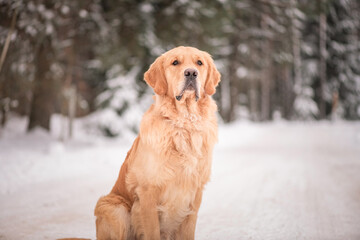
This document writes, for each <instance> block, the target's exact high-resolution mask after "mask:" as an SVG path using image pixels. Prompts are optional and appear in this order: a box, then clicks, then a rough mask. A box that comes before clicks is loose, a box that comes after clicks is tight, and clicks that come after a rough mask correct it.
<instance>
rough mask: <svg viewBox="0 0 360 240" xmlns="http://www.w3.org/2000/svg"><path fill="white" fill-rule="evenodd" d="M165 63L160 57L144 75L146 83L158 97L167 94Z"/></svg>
mask: <svg viewBox="0 0 360 240" xmlns="http://www.w3.org/2000/svg"><path fill="white" fill-rule="evenodd" d="M163 61H164V60H163V57H162V56H160V57H158V58H157V59H156V60H155V62H154V63H153V64H151V65H150V68H149V70H147V71H146V72H145V74H144V79H145V82H146V83H147V84H148V85H149V86H150V87H152V88H153V89H154V91H155V93H156V94H157V95H165V94H166V92H167V82H166V77H165V73H164V66H163Z"/></svg>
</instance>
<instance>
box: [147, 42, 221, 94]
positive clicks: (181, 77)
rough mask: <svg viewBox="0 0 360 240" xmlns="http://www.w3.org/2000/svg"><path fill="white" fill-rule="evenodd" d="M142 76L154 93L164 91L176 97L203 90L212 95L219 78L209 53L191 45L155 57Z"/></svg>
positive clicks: (200, 92)
mask: <svg viewBox="0 0 360 240" xmlns="http://www.w3.org/2000/svg"><path fill="white" fill-rule="evenodd" d="M144 79H145V81H146V82H147V84H149V85H150V86H151V87H152V88H153V89H154V91H155V93H156V94H157V95H168V96H169V97H174V98H176V99H177V100H178V101H181V99H182V98H183V96H184V98H188V97H193V98H195V100H196V101H197V100H198V99H199V98H200V97H202V96H203V95H204V94H207V95H213V94H214V93H215V88H216V86H217V85H218V83H219V81H220V73H219V72H218V71H217V69H216V67H215V64H214V61H213V60H212V58H211V56H210V55H209V54H208V53H207V52H204V51H200V50H198V49H196V48H193V47H177V48H174V49H172V50H170V51H168V52H166V53H164V54H163V55H161V56H160V57H158V58H157V59H156V60H155V62H154V63H153V64H151V66H150V68H149V70H148V71H147V72H146V73H145V75H144Z"/></svg>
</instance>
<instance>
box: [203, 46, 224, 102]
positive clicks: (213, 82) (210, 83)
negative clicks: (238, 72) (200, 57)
mask: <svg viewBox="0 0 360 240" xmlns="http://www.w3.org/2000/svg"><path fill="white" fill-rule="evenodd" d="M204 55H205V59H206V62H207V65H208V70H207V71H208V72H207V77H206V82H205V87H204V89H205V93H206V94H207V95H213V94H214V93H215V92H216V89H215V88H216V86H217V85H218V84H219V82H220V77H221V75H220V73H219V71H218V70H217V69H216V67H215V64H214V61H213V59H212V58H211V56H210V54H208V53H205V54H204Z"/></svg>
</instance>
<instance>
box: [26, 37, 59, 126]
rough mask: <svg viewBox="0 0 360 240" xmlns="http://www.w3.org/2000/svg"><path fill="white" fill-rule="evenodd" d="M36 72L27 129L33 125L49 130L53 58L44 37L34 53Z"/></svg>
mask: <svg viewBox="0 0 360 240" xmlns="http://www.w3.org/2000/svg"><path fill="white" fill-rule="evenodd" d="M36 60H37V64H36V74H35V80H34V86H33V96H32V102H31V109H30V116H29V125H28V131H30V130H31V129H33V128H35V127H42V128H44V129H46V130H48V131H49V130H50V118H51V115H52V113H53V108H54V106H53V105H54V95H55V92H54V79H53V77H52V76H51V74H50V72H49V71H50V66H51V62H52V60H53V54H52V53H51V39H50V38H49V37H44V40H43V42H42V43H40V45H39V48H38V50H37V54H36Z"/></svg>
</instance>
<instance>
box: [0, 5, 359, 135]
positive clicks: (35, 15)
mask: <svg viewBox="0 0 360 240" xmlns="http://www.w3.org/2000/svg"><path fill="white" fill-rule="evenodd" d="M179 45H185V46H193V47H197V48H199V49H201V50H204V51H207V52H209V53H210V54H211V55H212V56H213V58H214V60H215V63H216V65H217V67H218V69H219V71H220V72H221V74H222V81H221V83H220V86H219V87H218V89H217V93H216V94H215V95H214V98H215V100H216V101H217V103H218V106H219V118H220V120H221V121H222V122H224V123H228V122H233V121H236V120H239V119H242V120H243V119H246V120H249V121H254V122H264V121H271V120H276V119H287V120H320V119H330V120H335V119H346V120H359V119H360V1H357V0H316V1H311V0H238V1H235V0H233V1H232V0H200V1H189V0H174V1H170V0H155V1H142V0H137V1H133V0H83V1H73V0H61V1H55V0H32V1H26V0H16V1H15V0H0V51H1V58H0V112H1V113H0V121H1V127H4V126H5V125H6V123H7V122H8V121H11V118H12V116H13V114H17V115H20V116H26V117H27V118H28V125H27V126H28V127H27V128H28V130H32V129H34V128H36V127H42V128H44V129H47V130H50V126H51V125H50V120H51V116H52V115H53V114H56V113H57V114H62V116H64V117H65V116H66V117H67V118H68V119H69V122H68V123H67V125H68V127H67V129H68V136H71V135H72V120H73V119H74V118H76V117H85V118H87V121H86V122H87V126H88V127H89V129H91V131H93V130H95V131H97V132H98V133H101V134H103V135H106V136H110V137H113V136H121V135H123V134H125V132H126V131H131V132H136V131H137V126H138V122H139V120H140V118H141V115H142V114H143V112H144V111H145V110H146V109H147V108H148V106H149V104H150V103H151V101H152V100H151V95H152V94H153V93H152V90H151V89H150V88H149V87H148V86H147V85H146V83H145V82H144V81H143V73H144V72H145V71H146V70H147V69H148V67H149V65H150V64H151V63H152V62H153V61H154V59H155V58H156V57H157V56H159V55H160V54H162V53H164V52H165V51H167V50H169V49H171V48H173V47H176V46H179ZM66 121H67V120H66ZM0 129H1V128H0Z"/></svg>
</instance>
